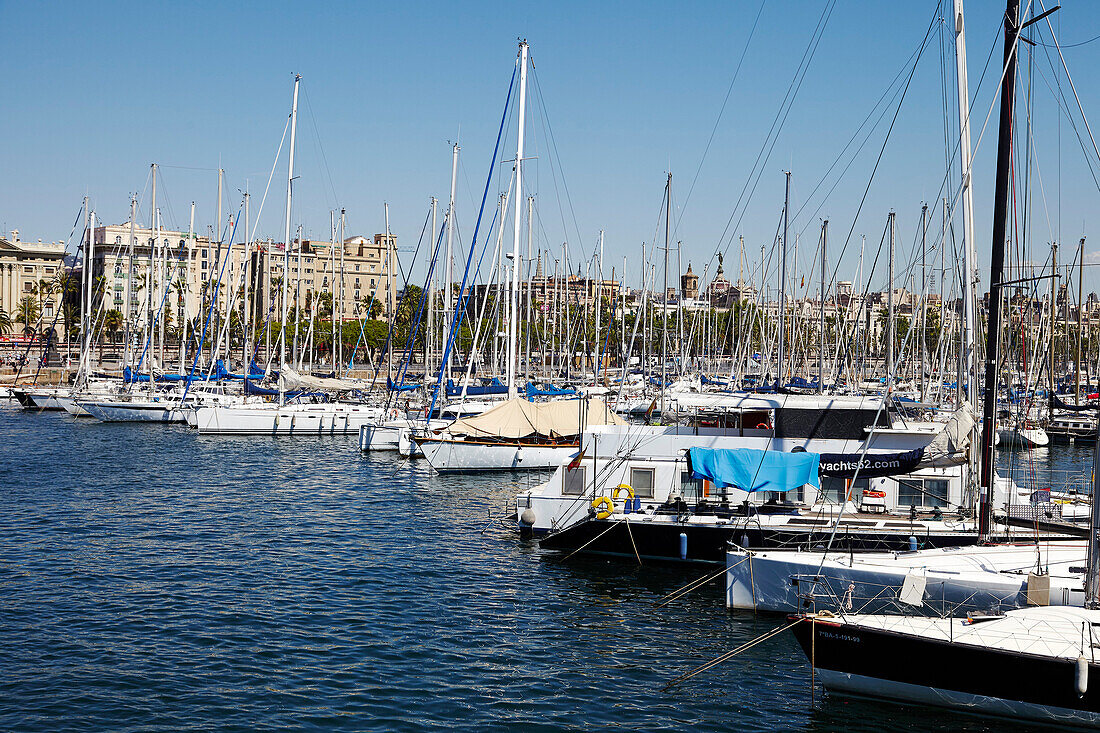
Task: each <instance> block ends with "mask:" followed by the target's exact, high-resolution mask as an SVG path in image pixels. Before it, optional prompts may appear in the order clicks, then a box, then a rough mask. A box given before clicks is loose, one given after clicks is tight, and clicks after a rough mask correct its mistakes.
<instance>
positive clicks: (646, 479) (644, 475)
mask: <svg viewBox="0 0 1100 733" xmlns="http://www.w3.org/2000/svg"><path fill="white" fill-rule="evenodd" d="M630 486H631V488H632V489H634V496H640V497H642V498H643V499H652V498H653V469H652V468H632V469H630Z"/></svg>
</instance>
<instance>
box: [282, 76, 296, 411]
mask: <svg viewBox="0 0 1100 733" xmlns="http://www.w3.org/2000/svg"><path fill="white" fill-rule="evenodd" d="M301 80H302V76H301V74H295V75H294V97H293V100H292V101H291V103H290V159H289V164H288V165H287V172H286V217H285V219H284V220H283V282H282V289H283V293H282V302H283V308H282V320H281V322H280V324H279V326H280V329H279V330H280V334H279V377H280V379H279V404H280V405H283V404H285V403H286V390H285V389H284V385H285V383H286V380H285V379H282V376H283V372H284V370H285V368H286V319H287V286H288V283H287V276H288V275H289V274H290V204H291V201H292V199H293V192H294V143H295V136H296V135H297V132H298V84H299V83H300V82H301Z"/></svg>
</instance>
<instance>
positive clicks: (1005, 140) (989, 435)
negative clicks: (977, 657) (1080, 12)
mask: <svg viewBox="0 0 1100 733" xmlns="http://www.w3.org/2000/svg"><path fill="white" fill-rule="evenodd" d="M1019 15H1020V0H1007V8H1006V10H1005V19H1004V28H1005V32H1004V78H1003V79H1002V81H1001V101H1000V104H1001V119H1000V133H999V135H998V141H997V181H996V188H995V189H994V197H993V240H992V242H991V246H992V250H993V251H992V254H991V256H990V267H989V324H988V326H987V328H986V347H985V395H984V399H983V404H982V407H983V409H982V466H981V484H980V491H979V494H978V522H979V527H978V532H979V538H980V539H981V540H983V541H984V540H988V538H989V531H990V527H991V525H992V515H993V511H992V510H993V506H992V500H993V497H992V491H993V442H994V437H995V436H996V435H997V425H996V420H997V364H998V362H999V361H1000V359H999V357H1000V339H999V338H998V337H999V336H1000V332H1001V280H1002V278H1003V270H1004V261H1005V240H1006V236H1007V224H1008V204H1009V200H1008V199H1009V195H1010V194H1011V193H1012V190H1011V186H1012V181H1011V175H1012V112H1013V105H1014V101H1015V96H1016V53H1015V51H1016V35H1017V34H1018V32H1019V29H1018V27H1017V23H1018V19H1019Z"/></svg>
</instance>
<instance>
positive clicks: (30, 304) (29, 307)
mask: <svg viewBox="0 0 1100 733" xmlns="http://www.w3.org/2000/svg"><path fill="white" fill-rule="evenodd" d="M38 313H39V310H38V303H36V302H35V300H34V297H33V296H31V295H27V296H25V297H24V298H23V299H22V300H21V301H19V310H18V311H16V314H15V320H16V321H18V322H19V323H22V324H23V333H24V334H25V335H27V336H31V335H33V334H34V333H35V324H37V323H38Z"/></svg>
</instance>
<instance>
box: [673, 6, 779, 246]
mask: <svg viewBox="0 0 1100 733" xmlns="http://www.w3.org/2000/svg"><path fill="white" fill-rule="evenodd" d="M767 1H768V0H760V8H759V9H758V10H757V11H756V18H755V19H754V20H753V21H752V28H751V29H749V37H748V38H747V39H745V47H744V48H743V49H741V57H740V58H739V59H738V60H737V68H735V69H734V70H733V78H732V79H730V83H729V87H727V88H726V96H725V98H724V99H723V100H722V106H721V108H719V110H718V117H717V118H716V119H715V120H714V127H712V128H711V130H710V137H709V138H708V139H707V144H706V147H704V148H703V156H702V157H701V158H700V159H699V166H698V167H697V168H696V169H695V177H694V178H692V179H691V186H689V187H688V192H687V196H685V197H684V205H683V206H682V207H681V209H680V215H679V216H677V217H676V225H675V226H674V227H673V229H672V233H673V235H674V236H675V235H676V233H677V232H679V231H680V220H681V219H683V217H684V209H686V208H687V205H688V201H690V200H691V193H692V191H694V190H695V184H696V182H697V181H698V180H699V174H700V173H701V172H702V170H703V163H704V162H706V159H707V154H708V153H709V152H710V146H711V144H712V143H713V142H714V136H715V135H716V134H717V133H718V125H719V124H721V122H722V116H723V115H724V114H725V112H726V105H727V104H729V101H730V95H731V94H733V87H734V84H736V83H737V79H738V77H739V76H740V75H741V65H742V64H743V63H744V61H745V56H746V55H747V54H748V52H749V45H750V44H751V43H752V37H753V35H754V34H755V33H756V26H757V24H758V23H759V22H760V16H761V15H762V14H763V12H764V5H765V4H766V3H767Z"/></svg>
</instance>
